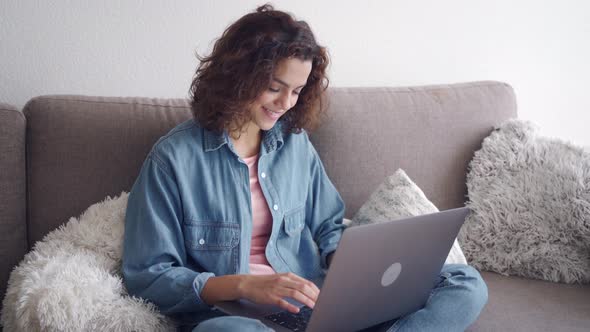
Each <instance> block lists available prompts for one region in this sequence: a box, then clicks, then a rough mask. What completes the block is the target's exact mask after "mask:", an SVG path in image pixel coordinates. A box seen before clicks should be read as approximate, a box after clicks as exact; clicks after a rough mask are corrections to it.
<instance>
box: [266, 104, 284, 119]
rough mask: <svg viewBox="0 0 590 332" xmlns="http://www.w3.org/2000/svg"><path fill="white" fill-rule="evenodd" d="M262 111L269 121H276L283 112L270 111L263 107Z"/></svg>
mask: <svg viewBox="0 0 590 332" xmlns="http://www.w3.org/2000/svg"><path fill="white" fill-rule="evenodd" d="M262 109H263V110H264V113H265V114H266V115H268V117H269V118H271V119H273V120H276V119H278V118H280V117H281V115H283V112H275V111H271V110H269V109H268V108H266V107H264V106H262Z"/></svg>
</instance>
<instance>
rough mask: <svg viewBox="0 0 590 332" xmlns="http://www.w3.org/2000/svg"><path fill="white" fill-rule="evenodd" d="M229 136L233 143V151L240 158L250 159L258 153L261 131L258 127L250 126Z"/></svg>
mask: <svg viewBox="0 0 590 332" xmlns="http://www.w3.org/2000/svg"><path fill="white" fill-rule="evenodd" d="M229 136H230V138H231V140H232V142H233V145H234V149H235V150H236V152H237V154H238V155H239V156H240V157H241V158H248V157H252V156H255V155H257V154H258V152H260V140H261V139H262V130H260V128H258V126H256V125H252V124H250V125H248V126H247V127H246V128H244V129H243V130H242V131H241V132H234V133H231V134H230V135H229Z"/></svg>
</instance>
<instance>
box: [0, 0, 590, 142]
mask: <svg viewBox="0 0 590 332" xmlns="http://www.w3.org/2000/svg"><path fill="white" fill-rule="evenodd" d="M263 1H264V0H262V1H252V0H248V1H241V0H240V1H238V0H235V1H231V0H208V1H196V0H194V1H189V0H184V1H163V0H162V1H155V0H154V1H139V0H122V1H119V0H104V1H91V0H87V1H76V0H71V1H66V0H61V1H33V0H1V2H0V100H2V101H4V102H9V103H12V104H14V105H16V106H18V107H22V106H23V105H24V104H25V102H26V101H27V100H28V99H29V98H31V97H33V96H37V95H41V94H86V95H109V96H148V97H186V96H187V91H188V86H189V82H190V80H191V77H192V74H193V72H194V69H195V67H196V65H197V60H196V58H195V56H194V52H195V51H199V52H201V53H205V52H207V51H208V50H210V47H211V46H212V41H213V39H214V38H216V37H218V36H219V35H220V34H221V32H222V31H223V30H224V28H225V27H227V25H228V24H230V23H231V22H232V21H234V20H235V19H237V18H238V17H240V16H241V15H243V14H245V13H246V12H248V11H250V10H253V9H254V8H255V7H256V6H257V5H259V4H262V3H263ZM273 3H274V4H275V5H276V7H277V8H278V9H283V10H287V11H290V12H293V13H294V14H295V15H296V16H298V17H299V18H301V19H305V20H307V21H308V22H309V23H310V24H311V26H312V28H313V29H314V31H315V33H316V36H317V38H318V39H319V41H320V42H322V43H324V44H325V45H326V46H328V48H329V51H330V53H331V55H332V61H333V63H332V66H331V68H330V73H331V82H332V86H400V85H424V84H436V83H453V82H464V81H473V80H500V81H505V82H508V83H510V84H511V85H512V86H513V87H514V89H515V90H516V93H517V97H518V103H519V116H520V117H521V118H525V119H529V120H532V121H534V122H536V123H537V124H539V125H540V127H541V128H542V130H543V133H545V134H548V135H551V136H558V137H560V138H563V139H566V140H571V141H574V142H575V143H579V144H583V145H590V131H589V130H586V126H587V124H588V123H589V121H588V120H590V115H588V111H590V99H589V98H587V93H586V86H587V81H588V80H589V79H590V61H589V60H588V59H590V2H589V1H585V0H559V1H558V0H545V1H543V0H541V1H533V0H520V1H519V0H516V1H514V0H513V1H509V0H498V1H489V0H446V1H440V0H396V1H391V0H389V1H388V0H379V1H377V0H376V1H313V0H297V1H286V0H276V1H274V2H273Z"/></svg>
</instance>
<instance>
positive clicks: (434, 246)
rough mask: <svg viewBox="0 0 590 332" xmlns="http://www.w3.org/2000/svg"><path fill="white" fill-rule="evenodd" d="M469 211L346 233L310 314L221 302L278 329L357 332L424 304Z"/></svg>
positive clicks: (226, 310)
mask: <svg viewBox="0 0 590 332" xmlns="http://www.w3.org/2000/svg"><path fill="white" fill-rule="evenodd" d="M468 213H469V210H468V208H464V207H463V208H457V209H451V210H446V211H442V212H437V213H433V214H427V215H422V216H417V217H410V218H405V219H400V220H394V221H389V222H383V223H378V224H371V225H363V226H357V227H352V228H348V229H346V231H344V234H343V236H342V239H341V240H340V244H339V245H338V249H337V250H336V253H335V255H334V258H333V259H332V263H331V266H330V269H329V270H328V274H327V275H326V278H325V280H324V283H323V285H322V286H321V291H320V295H319V298H318V300H317V301H316V304H315V308H314V309H313V311H311V309H309V308H307V307H306V308H303V309H305V310H303V309H302V310H301V313H300V314H297V315H293V314H291V313H288V312H286V311H283V309H280V308H278V307H275V306H265V305H257V304H253V303H251V302H249V301H246V300H241V301H233V302H223V303H220V304H219V305H217V309H218V310H221V311H222V312H224V313H226V314H230V315H238V316H245V317H250V318H256V319H260V320H261V321H262V322H263V323H264V324H266V325H267V326H269V327H271V328H273V329H275V330H276V331H303V330H305V331H312V332H313V331H358V330H361V329H364V328H367V327H370V326H373V325H376V324H379V323H382V322H385V321H388V320H392V319H394V318H398V317H401V316H403V315H405V314H407V313H410V312H414V311H416V310H418V309H420V308H422V307H423V306H424V304H425V303H426V300H427V299H428V296H429V294H430V291H431V290H432V288H433V287H434V286H435V283H436V281H437V278H438V275H439V273H440V271H441V269H442V266H443V264H444V262H445V259H446V258H447V255H448V253H449V251H450V249H451V246H452V245H453V241H454V240H455V238H456V237H457V234H458V233H459V229H460V228H461V225H463V222H464V221H465V217H466V216H467V214H468Z"/></svg>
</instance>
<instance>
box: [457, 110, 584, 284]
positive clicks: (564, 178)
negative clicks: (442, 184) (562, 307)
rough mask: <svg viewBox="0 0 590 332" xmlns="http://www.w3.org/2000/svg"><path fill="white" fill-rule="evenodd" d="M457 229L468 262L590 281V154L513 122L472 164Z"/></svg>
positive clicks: (550, 277)
mask: <svg viewBox="0 0 590 332" xmlns="http://www.w3.org/2000/svg"><path fill="white" fill-rule="evenodd" d="M469 168H470V171H469V173H468V174H467V189H468V193H469V202H468V203H467V206H469V207H470V208H471V211H472V213H471V214H470V215H469V217H468V218H467V220H466V222H465V225H464V226H463V229H462V230H461V233H460V235H459V239H460V240H461V244H462V245H463V248H464V249H465V253H466V254H467V257H469V261H470V262H471V263H472V264H473V265H474V266H475V267H477V268H480V269H483V270H488V271H494V272H498V273H501V274H504V275H517V276H522V277H526V278H535V279H543V280H549V281H554V282H565V283H589V282H590V154H589V153H588V152H586V151H584V150H583V149H582V148H581V147H576V146H574V145H572V144H569V143H566V142H563V141H560V140H558V139H551V138H547V137H543V136H541V135H539V134H538V133H537V128H536V126H535V125H534V124H532V123H531V122H528V121H522V120H516V119H515V120H510V121H507V122H505V123H503V124H502V125H501V126H499V127H498V128H496V130H495V131H494V132H493V133H492V134H491V135H490V136H489V137H487V138H486V139H485V140H484V141H483V143H482V148H481V149H480V150H479V151H477V152H476V153H475V156H474V158H473V160H472V161H471V163H470V165H469Z"/></svg>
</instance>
